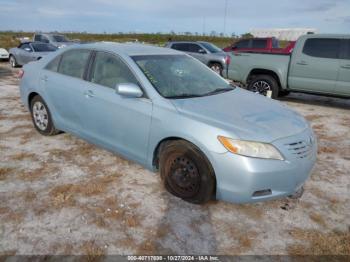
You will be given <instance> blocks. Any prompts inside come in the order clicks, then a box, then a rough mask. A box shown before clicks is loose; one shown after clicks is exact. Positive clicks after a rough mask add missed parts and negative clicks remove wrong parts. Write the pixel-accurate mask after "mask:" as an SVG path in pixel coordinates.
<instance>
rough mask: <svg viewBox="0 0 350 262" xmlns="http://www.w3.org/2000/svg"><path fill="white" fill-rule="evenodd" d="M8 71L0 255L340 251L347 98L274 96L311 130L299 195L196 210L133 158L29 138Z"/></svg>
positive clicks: (345, 236) (3, 80) (79, 143)
mask: <svg viewBox="0 0 350 262" xmlns="http://www.w3.org/2000/svg"><path fill="white" fill-rule="evenodd" d="M14 72H15V71H13V70H10V69H9V67H7V65H5V64H0V254H88V255H91V254H169V253H171V254H222V255H232V254H348V255H349V254H350V219H349V217H350V114H349V113H350V100H345V99H336V98H325V97H318V96H312V95H302V94H292V95H290V96H288V97H286V98H285V99H284V100H283V103H286V104H288V105H289V106H290V107H292V108H294V109H295V110H297V111H298V112H300V113H301V114H303V115H304V116H305V117H306V118H307V119H308V120H309V121H310V122H311V124H312V126H313V128H314V130H315V132H316V134H317V136H318V142H319V148H320V149H319V156H318V161H317V165H316V168H315V170H314V172H313V174H312V176H311V178H310V179H309V180H308V181H307V183H306V185H305V193H304V195H303V196H302V198H301V199H298V200H292V199H282V200H278V201H272V202H265V203H257V204H248V205H236V204H230V203H224V202H217V201H213V202H211V203H209V204H206V205H204V206H197V205H191V204H188V203H186V202H184V201H182V200H180V199H177V198H175V197H173V196H171V195H170V194H168V193H167V192H166V191H165V190H164V188H163V186H162V184H161V181H160V179H159V175H158V174H154V173H152V172H150V171H147V170H145V169H144V168H142V167H141V166H139V165H137V164H134V163H132V162H129V161H127V160H125V159H122V158H120V157H118V156H116V155H114V154H112V153H110V152H107V151H105V150H103V149H100V148H98V147H96V146H93V145H90V144H88V143H86V142H84V141H83V140H81V139H79V138H76V137H74V136H72V135H70V134H60V135H57V136H55V137H43V136H41V135H39V134H38V133H37V132H36V131H35V130H34V128H33V126H32V123H31V120H30V117H29V114H28V112H26V110H25V108H24V107H23V106H22V104H21V102H20V99H19V91H18V80H16V78H15V77H14Z"/></svg>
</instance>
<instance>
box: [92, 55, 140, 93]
mask: <svg viewBox="0 0 350 262" xmlns="http://www.w3.org/2000/svg"><path fill="white" fill-rule="evenodd" d="M91 82H93V83H95V84H99V85H103V86H106V87H110V88H115V87H116V85H117V84H121V83H134V84H137V85H138V81H137V80H136V78H135V76H134V74H133V73H132V72H131V71H130V69H129V68H128V67H127V65H126V64H125V63H124V62H123V61H122V60H121V59H120V58H118V57H116V56H114V55H112V54H109V53H105V52H97V53H96V56H95V61H94V66H93V70H92V73H91Z"/></svg>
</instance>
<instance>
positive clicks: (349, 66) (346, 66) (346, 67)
mask: <svg viewBox="0 0 350 262" xmlns="http://www.w3.org/2000/svg"><path fill="white" fill-rule="evenodd" d="M341 68H345V69H350V65H343V66H341Z"/></svg>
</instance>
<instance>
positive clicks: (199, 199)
mask: <svg viewBox="0 0 350 262" xmlns="http://www.w3.org/2000/svg"><path fill="white" fill-rule="evenodd" d="M159 162H160V174H161V177H162V180H163V182H164V186H165V188H166V189H167V190H168V191H169V192H170V193H171V194H173V195H175V196H177V197H179V198H182V199H183V200H185V201H188V202H191V203H195V204H202V203H205V202H207V201H209V200H210V199H212V197H213V194H214V192H215V183H216V181H215V174H214V171H213V168H212V166H211V164H210V163H209V161H208V160H207V158H206V157H205V155H204V154H203V153H202V152H201V151H200V150H199V149H198V148H197V147H196V146H194V145H193V144H191V143H188V142H186V141H183V140H176V141H170V142H166V143H165V144H164V145H163V146H162V147H161V150H160V157H159Z"/></svg>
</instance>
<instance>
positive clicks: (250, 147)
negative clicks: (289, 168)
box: [218, 136, 284, 160]
mask: <svg viewBox="0 0 350 262" xmlns="http://www.w3.org/2000/svg"><path fill="white" fill-rule="evenodd" d="M218 139H219V141H220V142H221V144H222V145H223V146H224V147H225V148H226V149H227V150H228V151H230V152H231V153H233V154H237V155H242V156H249V157H256V158H265V159H277V160H284V158H283V156H282V154H281V153H280V152H279V151H278V149H277V148H275V147H274V146H273V145H271V144H267V143H260V142H251V141H243V140H235V139H231V138H227V137H223V136H218Z"/></svg>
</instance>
